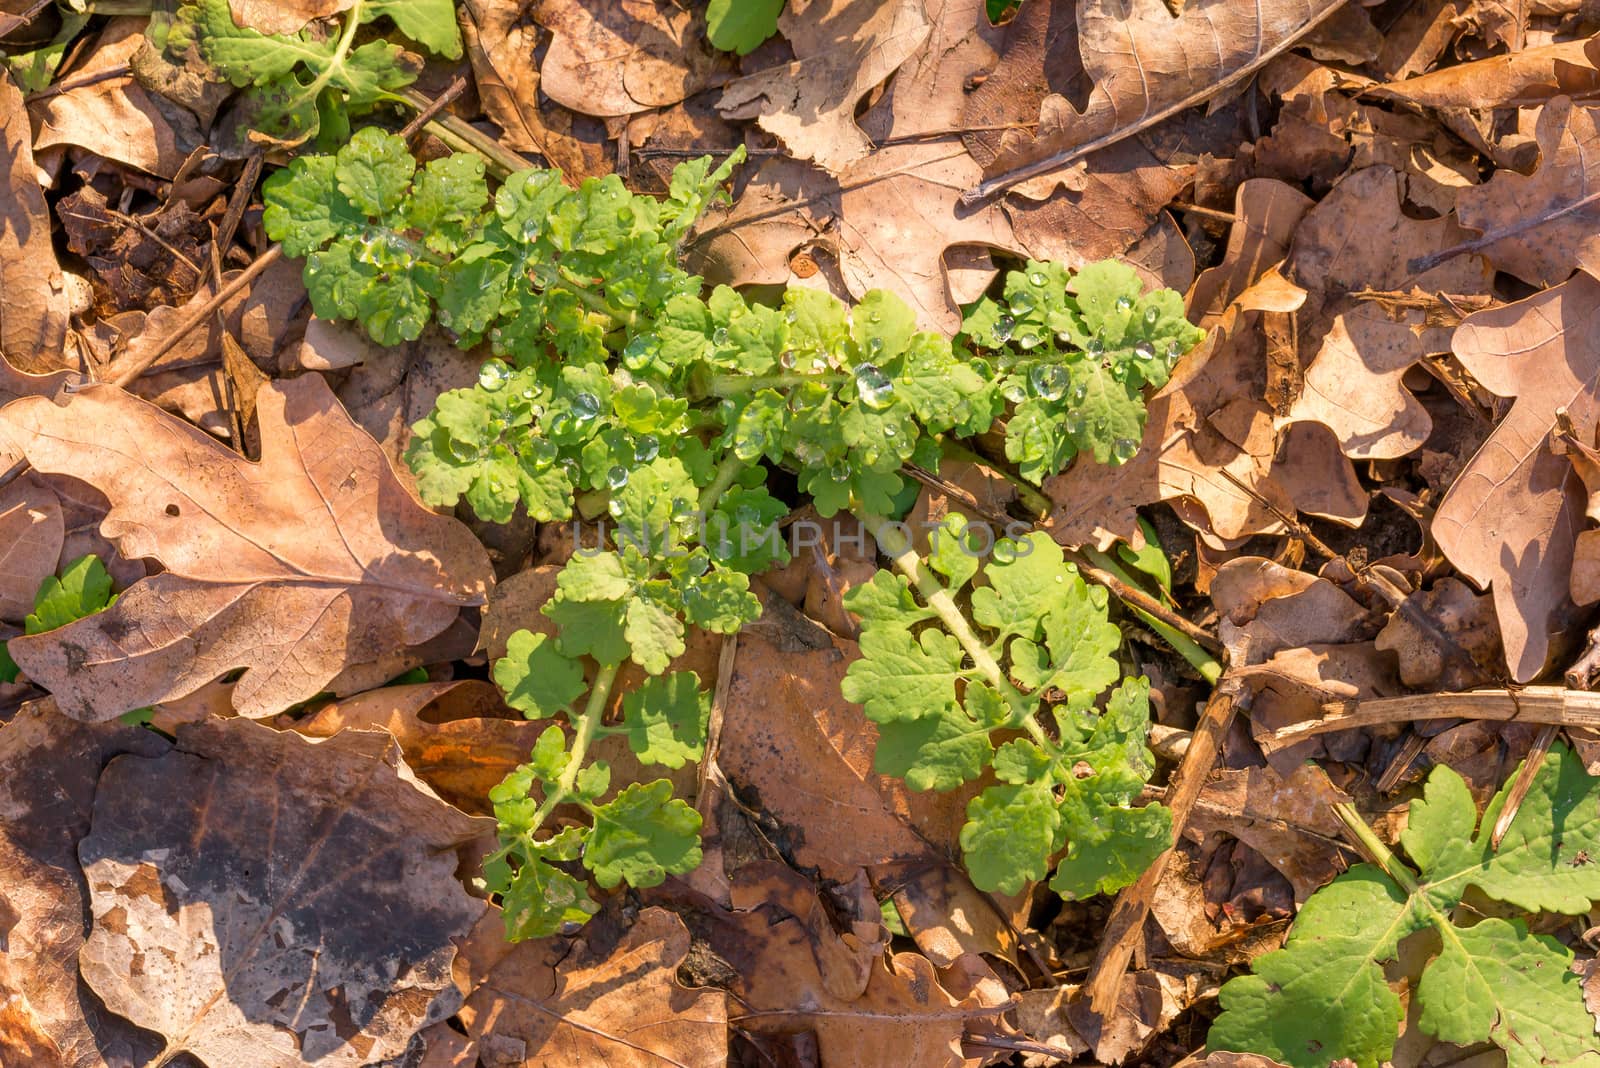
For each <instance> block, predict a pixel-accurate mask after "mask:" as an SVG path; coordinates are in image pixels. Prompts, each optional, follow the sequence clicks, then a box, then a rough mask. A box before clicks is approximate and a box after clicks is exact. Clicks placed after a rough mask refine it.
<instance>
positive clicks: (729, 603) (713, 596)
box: [678, 567, 761, 634]
mask: <svg viewBox="0 0 1600 1068" xmlns="http://www.w3.org/2000/svg"><path fill="white" fill-rule="evenodd" d="M678 591H679V594H680V596H681V597H682V599H683V613H684V618H686V619H687V620H688V621H689V622H690V623H693V624H694V625H695V626H697V627H700V628H702V629H704V630H709V631H711V632H712V633H713V634H733V633H736V632H737V631H738V630H739V628H740V627H742V626H744V625H745V624H746V623H750V622H753V621H754V620H755V619H756V618H757V617H758V616H760V615H761V600H760V598H758V597H756V595H755V594H753V593H751V592H750V579H749V576H747V575H745V574H743V573H742V572H739V571H735V570H733V569H732V568H726V567H718V568H713V569H712V570H710V571H708V572H706V573H705V574H704V575H702V576H700V577H699V578H690V579H687V580H685V581H684V582H683V583H682V585H680V586H679V587H678Z"/></svg>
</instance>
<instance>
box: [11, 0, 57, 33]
mask: <svg viewBox="0 0 1600 1068" xmlns="http://www.w3.org/2000/svg"><path fill="white" fill-rule="evenodd" d="M53 3H55V0H35V3H34V5H33V6H32V7H30V8H28V10H26V11H24V12H23V13H22V14H20V15H8V14H5V13H3V12H0V37H4V36H6V35H8V34H11V33H15V32H16V31H17V30H20V29H21V28H22V27H24V26H26V25H27V24H28V23H30V22H32V21H33V20H34V19H36V18H38V17H39V16H40V15H41V14H43V13H44V9H45V8H47V7H49V6H50V5H51V4H53Z"/></svg>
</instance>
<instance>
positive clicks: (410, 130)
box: [400, 75, 467, 141]
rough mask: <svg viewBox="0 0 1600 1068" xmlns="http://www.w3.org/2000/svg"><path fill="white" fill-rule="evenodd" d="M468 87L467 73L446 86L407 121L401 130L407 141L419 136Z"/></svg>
mask: <svg viewBox="0 0 1600 1068" xmlns="http://www.w3.org/2000/svg"><path fill="white" fill-rule="evenodd" d="M466 88H467V79H466V75H462V76H461V77H459V78H457V79H456V80H455V81H453V82H451V83H450V84H449V85H448V86H446V87H445V91H444V92H442V93H440V94H439V95H438V96H436V97H434V99H433V103H431V104H429V105H428V106H427V107H425V108H423V109H422V110H421V111H419V112H417V114H416V117H415V118H413V119H412V120H411V121H410V122H408V123H406V125H405V128H404V129H402V130H401V131H400V136H401V137H402V138H404V139H405V140H407V141H410V140H411V139H412V138H413V137H415V136H417V134H418V133H420V132H421V130H422V128H423V127H424V126H426V125H428V123H430V122H432V121H433V120H434V119H435V118H436V117H437V116H438V114H439V112H441V111H443V110H444V109H445V108H447V107H449V106H450V104H451V102H452V101H454V100H455V98H456V97H458V96H460V95H461V94H462V93H463V92H465V91H466Z"/></svg>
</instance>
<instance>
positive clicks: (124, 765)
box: [79, 719, 492, 1068]
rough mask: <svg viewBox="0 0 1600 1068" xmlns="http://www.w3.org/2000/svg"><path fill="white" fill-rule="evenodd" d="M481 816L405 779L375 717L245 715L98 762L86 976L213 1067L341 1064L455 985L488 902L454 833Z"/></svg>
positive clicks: (466, 832)
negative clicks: (293, 723) (461, 859)
mask: <svg viewBox="0 0 1600 1068" xmlns="http://www.w3.org/2000/svg"><path fill="white" fill-rule="evenodd" d="M486 827H487V828H489V829H492V824H490V823H489V821H487V820H479V819H474V818H473V817H469V816H466V815H464V814H463V813H461V812H458V811H456V810H455V809H454V808H451V807H450V806H449V805H446V804H445V803H444V802H442V801H440V800H439V798H438V797H437V796H435V795H434V794H433V793H431V792H429V791H428V790H427V789H426V788H425V787H422V786H421V785H420V784H418V783H417V781H416V779H415V778H414V777H413V776H412V775H411V773H410V771H409V770H408V769H407V768H406V766H405V764H404V762H403V761H402V760H401V757H400V748H399V746H398V744H396V743H395V741H394V740H393V739H392V738H390V737H389V736H388V735H387V734H384V733H382V732H379V731H346V732H344V733H343V734H340V735H337V736H336V737H333V738H328V739H325V740H320V741H314V740H311V739H308V738H303V737H301V736H300V735H298V734H295V733H293V732H289V731H284V732H279V731H274V730H272V729H270V728H268V727H265V726H263V725H261V724H257V723H252V722H250V721H248V720H242V719H231V720H212V721H210V722H207V723H202V724H195V725H192V726H189V727H185V728H182V729H180V730H179V732H178V741H177V745H176V747H175V748H173V749H172V750H171V751H170V752H167V753H164V754H162V755H160V756H156V757H142V756H127V757H121V758H119V759H117V760H114V761H112V762H111V764H110V765H108V766H107V768H106V770H105V773H104V774H103V775H101V777H100V783H99V786H98V788H97V790H96V792H95V798H94V819H93V829H92V830H91V831H90V832H89V834H88V836H87V837H85V838H84V840H83V842H82V844H81V845H80V847H79V856H80V857H81V859H82V863H83V872H84V875H85V876H86V877H87V879H88V882H89V894H90V906H91V909H92V911H93V915H94V926H93V929H92V931H91V932H90V934H89V937H88V940H87V941H86V942H85V943H84V946H83V951H82V953H81V955H80V961H81V967H82V970H83V977H84V979H85V980H86V981H87V982H88V983H89V985H90V986H91V987H93V988H94V990H95V992H96V993H97V994H99V995H100V997H101V999H102V1000H104V1001H105V1003H106V1005H107V1007H109V1008H110V1009H111V1010H112V1011H114V1012H117V1013H120V1014H121V1015H123V1016H126V1017H127V1018H128V1019H130V1020H132V1021H133V1022H134V1023H136V1024H138V1025H139V1026H140V1027H144V1028H147V1029H149V1030H152V1031H155V1032H157V1033H158V1034H160V1035H162V1036H163V1037H164V1038H166V1040H167V1047H166V1054H167V1055H168V1056H171V1055H175V1054H178V1053H180V1052H189V1053H192V1054H194V1055H195V1056H196V1057H198V1058H200V1060H201V1061H202V1062H204V1063H206V1064H208V1065H211V1066H214V1068H223V1066H232V1065H250V1066H251V1068H300V1066H303V1065H305V1064H308V1063H310V1064H317V1065H325V1066H327V1068H356V1066H358V1065H365V1064H369V1063H372V1062H373V1061H381V1060H384V1059H386V1058H389V1057H394V1056H398V1055H399V1054H400V1053H401V1052H403V1051H404V1050H405V1048H406V1046H407V1045H408V1044H409V1042H410V1040H411V1036H412V1035H413V1034H414V1033H415V1032H416V1031H418V1030H420V1029H421V1028H422V1027H424V1026H426V1025H428V1024H430V1023H434V1022H436V1021H438V1020H441V1019H443V1018H444V1017H446V1016H448V1015H449V1014H450V1013H451V1012H452V1011H454V1009H455V1007H456V1006H457V1005H458V1004H459V1003H460V996H459V993H458V992H457V990H456V988H455V984H454V983H453V982H452V981H451V968H450V966H451V961H452V960H453V959H454V958H455V955H456V947H455V943H454V941H453V939H455V938H458V937H460V936H461V935H463V934H465V933H466V931H467V930H468V929H469V928H470V927H471V926H472V925H473V923H474V922H476V921H477V919H478V918H479V916H481V915H482V913H483V909H484V905H483V902H481V901H479V900H476V899H475V898H472V897H470V896H468V894H467V892H466V891H465V890H464V889H463V888H462V886H461V884H460V883H458V882H457V881H456V878H455V868H456V864H457V857H456V854H455V849H456V848H457V847H459V846H461V845H463V844H465V843H467V842H469V841H471V840H473V839H475V838H477V837H478V836H480V835H482V834H484V833H485V830H486Z"/></svg>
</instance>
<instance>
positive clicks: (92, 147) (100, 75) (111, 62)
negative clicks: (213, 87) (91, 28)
mask: <svg viewBox="0 0 1600 1068" xmlns="http://www.w3.org/2000/svg"><path fill="white" fill-rule="evenodd" d="M146 21H147V20H146V19H142V18H134V17H131V16H127V17H122V18H115V19H112V20H111V21H110V22H109V23H107V24H106V27H105V29H103V30H101V31H100V36H99V37H98V38H96V40H95V43H94V46H93V50H92V51H91V52H90V53H89V56H88V59H87V60H86V61H85V62H84V63H83V65H82V66H80V67H78V68H77V69H76V70H74V72H73V78H72V81H73V83H74V84H73V86H72V87H70V88H68V89H66V91H65V92H61V93H57V94H55V95H52V96H50V97H49V98H48V99H46V100H45V101H43V102H42V103H41V104H40V105H39V106H38V109H39V118H40V121H39V137H38V139H37V140H36V141H35V142H34V146H33V147H34V150H35V151H40V152H42V151H44V150H45V149H46V148H50V147H52V146H55V145H70V146H72V147H75V148H81V149H86V150H87V151H89V152H92V153H94V154H95V155H97V156H102V157H104V158H106V159H109V160H115V161H116V162H118V163H125V164H127V165H128V166H130V167H133V168H135V169H137V170H141V171H148V172H149V173H151V174H154V175H156V176H157V177H160V178H168V179H170V178H173V177H176V176H177V173H178V169H179V168H180V167H182V166H183V161H184V159H185V158H186V157H187V156H188V154H189V150H190V149H191V148H193V147H195V146H193V145H192V144H191V145H180V144H179V138H178V132H177V131H176V130H175V129H174V127H173V124H172V123H171V122H170V121H168V119H167V116H166V115H165V114H164V113H163V111H162V109H161V107H160V106H159V105H158V104H157V103H156V98H155V96H154V94H152V93H151V92H150V91H149V90H147V89H146V88H145V87H144V86H143V85H140V84H139V81H138V79H136V78H135V77H134V76H133V74H132V73H129V72H128V65H129V63H130V62H131V61H132V60H133V58H134V56H135V55H136V54H137V53H138V52H139V51H140V49H142V48H145V47H146V43H145V38H144V30H145V24H146Z"/></svg>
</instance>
